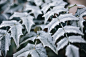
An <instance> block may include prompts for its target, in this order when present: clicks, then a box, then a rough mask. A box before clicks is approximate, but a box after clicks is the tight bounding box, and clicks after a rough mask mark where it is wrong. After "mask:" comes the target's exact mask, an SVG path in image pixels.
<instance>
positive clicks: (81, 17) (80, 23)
mask: <svg viewBox="0 0 86 57" xmlns="http://www.w3.org/2000/svg"><path fill="white" fill-rule="evenodd" d="M84 15H86V12H84V13H82V14H81V15H80V17H79V18H80V20H79V22H78V26H80V28H81V31H82V32H83V27H84V25H83V22H84V21H85V20H84V19H83V16H84Z"/></svg>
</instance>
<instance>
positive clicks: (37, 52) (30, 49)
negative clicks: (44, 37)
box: [13, 43, 47, 57]
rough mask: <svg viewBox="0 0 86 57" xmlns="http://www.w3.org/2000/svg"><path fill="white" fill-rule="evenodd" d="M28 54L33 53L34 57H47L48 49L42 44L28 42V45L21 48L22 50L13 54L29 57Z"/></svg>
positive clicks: (16, 56)
mask: <svg viewBox="0 0 86 57" xmlns="http://www.w3.org/2000/svg"><path fill="white" fill-rule="evenodd" d="M28 54H31V56H32V57H43V56H45V57H47V55H46V51H45V49H44V47H43V46H42V44H37V45H36V46H35V45H33V44H29V43H28V44H27V46H26V47H24V48H23V49H21V50H20V51H18V52H16V53H15V54H13V57H22V56H24V57H27V56H28Z"/></svg>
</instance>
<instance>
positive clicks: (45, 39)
mask: <svg viewBox="0 0 86 57" xmlns="http://www.w3.org/2000/svg"><path fill="white" fill-rule="evenodd" d="M37 34H38V35H39V36H38V37H37V39H39V40H40V41H41V42H42V43H43V46H44V47H46V46H47V47H49V48H51V49H52V50H53V51H54V52H55V53H56V54H57V52H56V46H55V44H54V42H53V39H52V37H51V34H49V33H46V32H44V31H38V32H37Z"/></svg>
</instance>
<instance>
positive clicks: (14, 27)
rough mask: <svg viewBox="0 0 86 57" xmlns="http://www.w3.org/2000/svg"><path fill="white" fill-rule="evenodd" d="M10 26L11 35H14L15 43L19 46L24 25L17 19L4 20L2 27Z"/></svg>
mask: <svg viewBox="0 0 86 57" xmlns="http://www.w3.org/2000/svg"><path fill="white" fill-rule="evenodd" d="M4 26H10V29H9V30H10V31H11V37H13V39H14V41H15V44H16V45H17V47H19V39H20V36H21V35H23V34H22V28H23V27H22V25H21V24H20V23H18V22H17V21H14V20H12V21H3V22H2V24H1V26H0V27H4Z"/></svg>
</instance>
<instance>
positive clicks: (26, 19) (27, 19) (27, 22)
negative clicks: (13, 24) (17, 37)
mask: <svg viewBox="0 0 86 57" xmlns="http://www.w3.org/2000/svg"><path fill="white" fill-rule="evenodd" d="M21 19H22V21H23V23H22V24H24V25H25V26H26V29H27V32H28V33H30V29H31V27H32V25H33V24H34V22H33V17H32V16H28V17H22V18H21Z"/></svg>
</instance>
